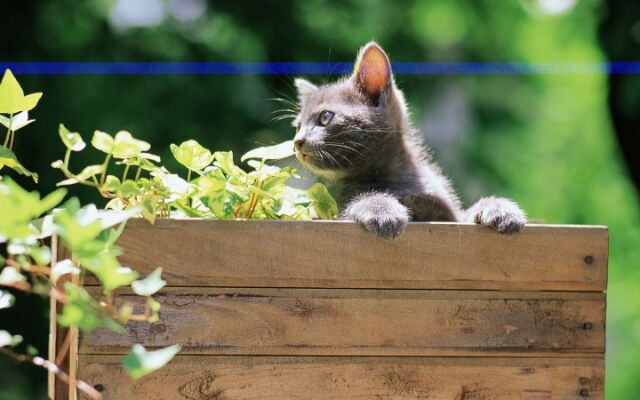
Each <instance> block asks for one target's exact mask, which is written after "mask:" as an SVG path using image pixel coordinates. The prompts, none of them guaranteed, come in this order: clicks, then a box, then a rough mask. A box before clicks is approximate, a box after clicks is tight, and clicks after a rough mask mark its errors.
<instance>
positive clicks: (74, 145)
mask: <svg viewBox="0 0 640 400" xmlns="http://www.w3.org/2000/svg"><path fill="white" fill-rule="evenodd" d="M58 135H60V139H62V143H64V145H65V146H66V147H67V149H70V150H72V151H80V150H82V149H84V148H85V146H86V143H85V142H84V140H82V136H80V134H79V133H78V132H70V131H69V130H68V129H67V128H66V127H65V126H64V125H62V124H60V126H59V127H58Z"/></svg>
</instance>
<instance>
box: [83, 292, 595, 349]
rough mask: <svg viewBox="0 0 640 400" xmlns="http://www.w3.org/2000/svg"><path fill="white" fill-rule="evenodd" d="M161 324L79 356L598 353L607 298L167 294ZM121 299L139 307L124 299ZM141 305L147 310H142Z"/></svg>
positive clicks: (90, 341)
mask: <svg viewBox="0 0 640 400" xmlns="http://www.w3.org/2000/svg"><path fill="white" fill-rule="evenodd" d="M162 293H163V294H161V295H158V296H156V297H155V298H156V300H157V301H159V302H160V303H161V304H162V309H161V314H160V321H159V322H157V323H155V324H147V323H130V324H128V325H127V329H128V331H129V335H128V336H121V335H119V334H116V333H113V332H111V331H109V330H102V329H101V330H97V331H95V332H94V333H92V334H91V335H88V336H87V337H85V338H83V339H81V349H80V351H81V352H82V353H85V354H86V353H110V354H121V353H124V352H126V351H127V350H128V348H129V347H130V346H131V345H133V344H134V343H142V344H144V345H145V346H149V347H158V346H167V345H170V344H173V343H180V344H182V345H183V353H191V354H218V355H219V354H254V355H256V354H257V355H380V356H381V355H387V356H388V355H404V356H407V355H411V356H443V355H457V356H460V355H475V356H478V355H495V356H499V355H505V354H513V355H521V356H534V355H541V354H550V353H552V352H554V353H559V354H565V355H571V354H585V355H589V354H590V355H591V356H592V357H601V356H602V354H603V353H604V325H605V301H604V294H602V293H575V292H554V293H540V292H490V291H462V292H461V291H426V290H357V289H339V290H336V289H261V288H243V289H234V288H165V289H164V290H163V291H162ZM120 300H121V301H123V302H131V303H133V304H135V303H136V302H140V301H141V300H140V299H139V298H136V296H127V295H123V296H121V297H120ZM138 307H139V308H141V304H138Z"/></svg>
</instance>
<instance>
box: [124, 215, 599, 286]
mask: <svg viewBox="0 0 640 400" xmlns="http://www.w3.org/2000/svg"><path fill="white" fill-rule="evenodd" d="M607 235H608V233H607V229H606V228H605V227H578V226H544V225H538V226H536V225H529V226H526V227H525V228H524V229H523V231H521V232H520V233H518V234H515V235H501V234H498V233H496V232H494V231H493V230H491V229H489V228H486V227H482V226H478V225H470V224H451V223H447V224H443V223H411V224H410V225H409V226H408V227H407V229H406V231H405V232H404V233H403V234H402V235H401V236H400V237H399V238H397V239H395V240H383V239H380V238H377V237H375V236H373V235H371V234H369V233H367V232H365V231H364V230H363V229H362V228H361V227H360V226H358V225H357V224H354V223H350V222H340V221H307V222H305V221H211V220H193V219H189V220H174V219H160V220H158V221H157V222H156V224H155V225H153V226H151V225H149V224H148V223H147V222H146V221H144V220H131V221H129V223H128V226H127V228H126V229H125V231H124V233H123V235H122V237H121V239H120V240H119V242H118V243H119V244H120V245H121V246H122V247H123V248H124V255H123V256H122V258H121V260H122V262H123V263H124V264H126V265H130V266H131V267H133V268H134V269H136V270H138V271H142V272H145V271H146V272H148V271H151V270H152V269H154V268H155V267H157V266H162V267H163V268H164V271H165V272H164V277H165V279H166V280H167V281H168V282H169V285H172V286H221V287H229V286H233V287H325V288H326V287H333V288H404V289H475V290H482V289H493V290H529V291H538V290H570V291H572V290H580V291H602V290H604V289H605V287H606V279H607V257H608V253H607V251H608V243H607V241H608V239H607ZM585 260H587V261H585Z"/></svg>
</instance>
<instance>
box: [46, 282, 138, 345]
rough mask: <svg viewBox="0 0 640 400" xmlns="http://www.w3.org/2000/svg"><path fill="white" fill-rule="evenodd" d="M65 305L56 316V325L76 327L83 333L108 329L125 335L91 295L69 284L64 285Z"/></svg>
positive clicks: (123, 330) (81, 288) (124, 331)
mask: <svg viewBox="0 0 640 400" xmlns="http://www.w3.org/2000/svg"><path fill="white" fill-rule="evenodd" d="M64 292H65V295H66V297H67V303H66V304H65V305H64V307H63V309H62V314H60V315H58V323H59V324H60V325H62V326H77V327H78V328H79V329H80V330H82V331H84V332H91V331H93V330H94V329H96V328H101V327H105V328H109V329H111V330H113V331H115V332H119V333H126V330H125V329H124V328H123V327H122V326H121V325H120V324H118V323H117V322H116V321H115V320H114V319H113V318H111V317H110V316H109V314H107V313H106V311H105V310H104V308H103V307H102V306H101V305H100V303H98V301H96V300H95V299H94V298H93V297H91V295H90V294H89V293H88V292H87V291H86V289H84V288H83V287H80V286H78V285H75V284H73V283H71V282H67V283H65V284H64Z"/></svg>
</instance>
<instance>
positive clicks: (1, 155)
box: [0, 146, 38, 183]
mask: <svg viewBox="0 0 640 400" xmlns="http://www.w3.org/2000/svg"><path fill="white" fill-rule="evenodd" d="M5 166H6V167H9V168H11V169H12V170H14V171H16V172H17V173H19V174H22V175H26V176H30V177H31V178H33V180H34V182H36V183H38V174H36V173H34V172H31V171H29V170H28V169H26V168H25V167H24V166H23V165H22V164H20V162H19V161H18V157H16V155H15V153H14V152H13V151H11V150H9V149H8V148H6V147H4V146H0V169H2V168H3V167H5Z"/></svg>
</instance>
